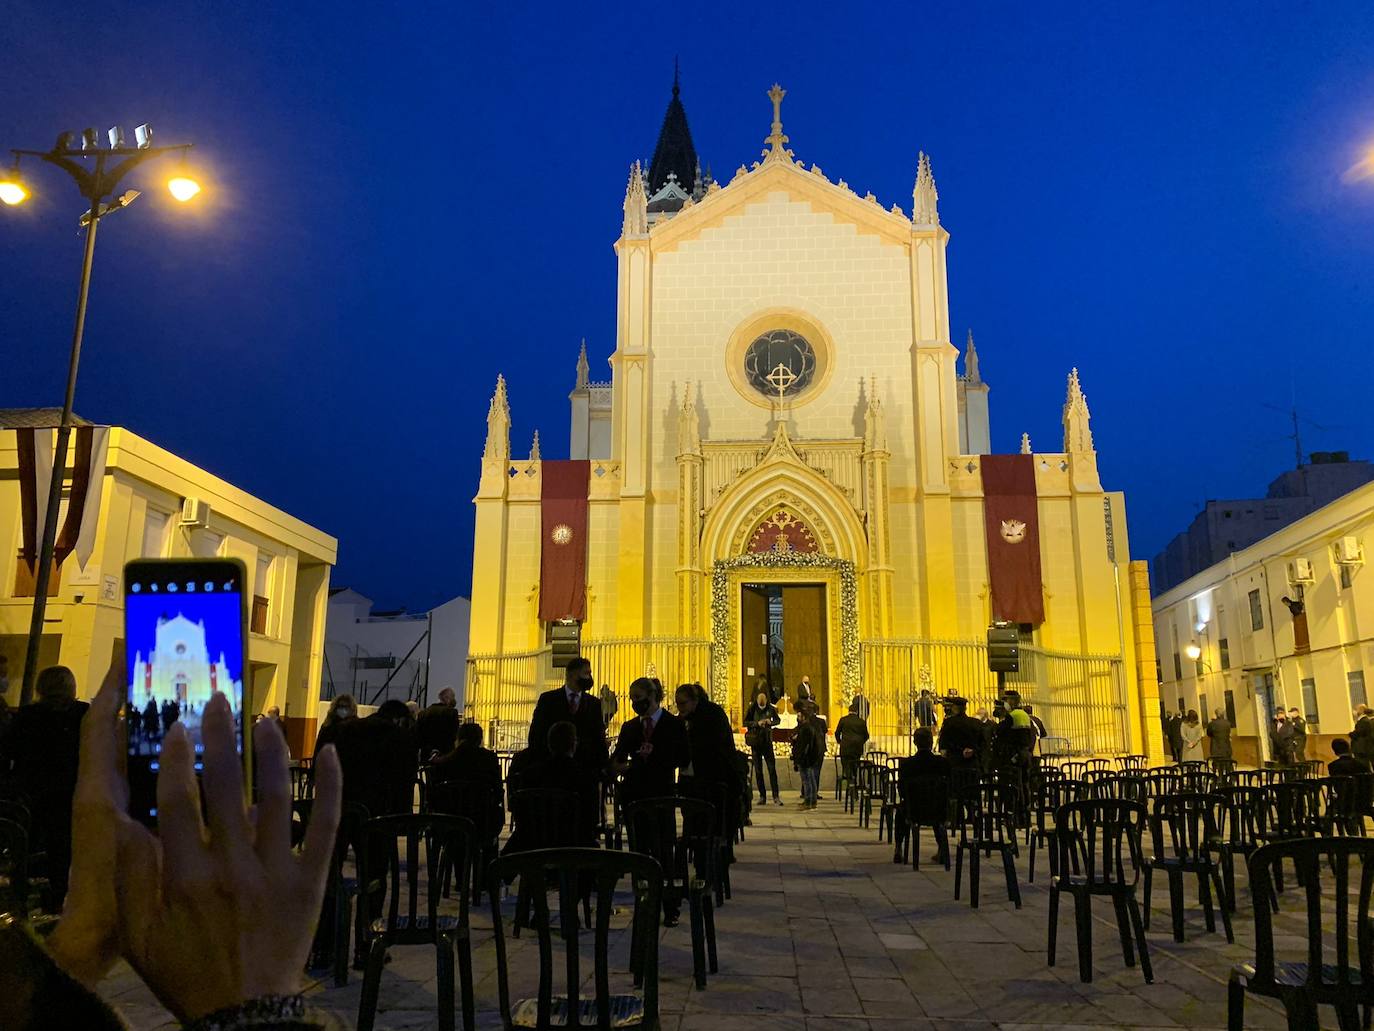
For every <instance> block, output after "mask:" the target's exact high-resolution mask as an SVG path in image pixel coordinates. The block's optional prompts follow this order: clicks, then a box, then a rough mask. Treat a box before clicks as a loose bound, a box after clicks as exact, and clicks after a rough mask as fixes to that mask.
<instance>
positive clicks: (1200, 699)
mask: <svg viewBox="0 0 1374 1031" xmlns="http://www.w3.org/2000/svg"><path fill="white" fill-rule="evenodd" d="M1207 713H1208V710H1207V696H1206V695H1205V694H1200V695H1198V696H1197V715H1198V719H1200V720H1201V721H1202V722H1203V723H1206V722H1207V720H1208V718H1209V717H1208V714H1207Z"/></svg>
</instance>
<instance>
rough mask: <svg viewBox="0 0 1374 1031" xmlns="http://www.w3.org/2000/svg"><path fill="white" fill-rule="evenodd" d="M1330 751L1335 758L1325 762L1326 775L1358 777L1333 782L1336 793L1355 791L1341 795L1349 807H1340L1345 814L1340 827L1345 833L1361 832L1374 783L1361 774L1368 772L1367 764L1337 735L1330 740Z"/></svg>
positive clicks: (1348, 743) (1373, 799) (1347, 742)
mask: <svg viewBox="0 0 1374 1031" xmlns="http://www.w3.org/2000/svg"><path fill="white" fill-rule="evenodd" d="M1331 751H1332V752H1334V753H1335V755H1336V758H1334V759H1332V760H1331V761H1330V762H1329V763H1327V764H1326V772H1327V775H1328V776H1330V777H1359V780H1354V781H1348V782H1343V781H1340V780H1337V781H1336V782H1335V784H1336V791H1337V793H1338V794H1339V793H1342V792H1345V791H1353V792H1354V793H1355V795H1354V797H1353V798H1350V799H1348V800H1347V799H1346V798H1344V797H1341V801H1342V802H1346V801H1348V802H1349V807H1342V808H1343V809H1344V812H1345V813H1346V814H1347V818H1346V819H1345V820H1343V821H1342V822H1343V823H1347V825H1346V826H1344V827H1342V828H1341V829H1342V831H1343V833H1345V834H1360V833H1362V832H1363V827H1362V824H1363V822H1364V814H1365V813H1366V812H1367V811H1368V810H1369V808H1370V804H1371V802H1374V798H1371V797H1370V796H1371V790H1374V785H1372V784H1371V783H1370V779H1369V778H1368V777H1364V776H1361V774H1367V773H1369V772H1370V768H1369V764H1368V763H1367V762H1365V761H1364V760H1363V759H1357V758H1355V756H1353V755H1351V754H1350V742H1349V741H1347V740H1346V739H1345V738H1341V737H1338V738H1336V740H1335V741H1332V742H1331Z"/></svg>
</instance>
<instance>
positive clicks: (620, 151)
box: [0, 0, 1374, 609]
mask: <svg viewBox="0 0 1374 1031" xmlns="http://www.w3.org/2000/svg"><path fill="white" fill-rule="evenodd" d="M92 34H93V35H94V36H95V37H96V38H97V39H98V42H96V43H95V44H92V43H91V42H90V39H91V36H92ZM0 53H3V54H5V61H4V63H3V65H2V66H0V95H3V97H4V111H5V118H4V120H3V122H0V146H4V147H11V146H19V147H31V148H46V147H48V146H50V145H51V144H52V142H53V140H54V139H55V138H56V136H57V134H58V132H59V131H61V130H63V129H75V130H80V129H81V128H83V127H85V126H88V125H93V126H95V127H96V128H98V129H101V130H104V129H105V128H106V127H108V126H109V125H111V124H114V123H116V122H118V123H121V124H123V125H125V126H126V127H128V128H130V129H132V126H133V125H135V124H136V123H138V122H140V121H150V122H152V123H153V125H154V127H155V129H156V131H157V139H158V142H162V143H170V142H178V141H185V140H190V141H194V142H195V143H196V145H197V146H196V150H195V163H196V167H197V169H198V170H199V171H201V172H202V174H204V175H205V177H206V179H207V185H208V186H209V190H208V192H207V194H206V196H205V197H204V198H203V200H204V203H201V204H199V205H198V207H197V208H196V209H195V211H194V213H191V212H187V211H181V210H178V211H173V210H172V205H171V202H170V201H169V200H167V199H166V195H165V192H164V191H162V190H161V188H160V187H159V186H157V184H156V183H154V182H153V180H152V178H151V177H145V178H143V179H141V180H139V181H135V182H134V183H133V185H134V186H137V187H141V188H144V189H146V190H147V194H146V195H145V197H143V198H142V199H140V200H139V202H138V203H137V204H135V205H134V206H133V207H131V208H130V209H129V210H128V211H125V212H120V213H119V214H117V215H116V216H114V217H113V218H111V219H109V220H108V221H107V222H105V223H103V224H102V228H101V231H100V241H99V244H98V246H97V255H96V268H95V278H94V285H93V287H92V294H91V308H90V317H89V321H88V325H87V334H86V352H85V356H84V358H83V365H82V372H81V382H80V386H79V389H78V393H77V410H78V411H79V412H80V413H81V414H83V415H85V416H86V417H87V418H91V419H95V420H99V421H104V422H111V423H116V424H122V425H126V426H129V427H131V428H133V429H134V430H136V431H137V432H139V433H141V434H143V435H144V436H147V437H149V438H151V439H152V440H154V441H156V442H157V443H159V444H161V445H163V446H165V447H167V448H169V449H171V450H172V451H175V452H177V453H178V454H181V455H183V456H185V457H186V458H188V459H190V460H192V461H194V462H196V463H198V464H200V465H202V466H204V467H206V468H207V469H210V470H212V471H213V472H215V473H217V474H219V475H220V476H223V477H224V478H226V479H228V480H229V481H231V482H233V483H236V484H238V485H240V486H242V487H244V488H246V489H247V490H250V491H252V492H253V493H254V494H257V495H258V496H260V497H262V498H265V499H267V500H268V501H271V502H272V503H274V504H276V505H279V506H280V507H282V508H284V509H286V510H287V511H289V512H291V513H293V514H295V515H298V516H300V517H302V518H304V519H306V520H308V521H309V522H311V523H313V524H315V525H317V526H319V527H321V528H323V529H325V530H328V531H329V532H331V533H333V534H335V535H337V536H338V537H339V538H340V550H339V567H338V570H337V571H336V574H335V577H334V582H335V583H336V584H348V585H351V586H354V587H356V588H357V589H359V590H361V591H362V592H364V593H365V594H368V595H370V596H372V597H373V598H375V599H376V600H377V601H378V602H379V604H382V605H386V606H390V605H407V606H409V607H411V608H414V609H419V608H422V607H425V606H427V605H430V604H432V603H435V602H438V601H440V600H443V599H446V598H448V597H451V596H453V595H456V594H460V593H467V591H468V589H469V585H470V576H471V572H470V571H471V551H472V548H471V532H472V506H471V504H470V502H471V498H472V495H473V493H474V492H475V490H476V485H477V475H478V459H479V456H480V452H481V447H482V438H483V431H484V427H485V423H484V419H485V415H486V408H487V401H488V399H489V397H490V395H491V390H492V386H493V383H494V381H495V379H496V374H497V373H498V372H501V371H504V372H505V373H506V375H507V377H508V378H509V379H510V381H511V402H512V406H513V417H514V433H513V449H514V451H515V453H516V454H523V453H524V452H525V451H526V450H527V449H528V447H529V440H530V435H531V433H532V431H533V430H535V429H536V428H537V429H538V430H539V431H540V435H541V437H542V440H543V450H544V454H545V455H546V456H549V457H556V456H560V455H565V454H566V443H567V433H568V429H567V427H568V406H567V400H566V398H567V392H568V390H569V389H570V387H571V385H572V378H573V372H574V361H575V358H576V354H577V344H578V340H579V338H581V337H583V336H585V337H586V338H587V340H588V346H589V348H590V351H591V354H592V368H593V375H595V376H598V377H601V378H604V377H605V375H606V366H605V358H606V356H607V355H609V354H610V352H611V350H612V348H613V345H614V316H615V307H614V303H615V261H614V256H613V254H612V251H611V244H612V242H613V241H614V239H615V237H616V236H617V234H618V231H619V225H620V204H621V200H622V197H623V191H624V185H625V177H626V169H627V166H628V165H629V163H630V162H631V161H632V160H633V159H635V158H647V157H648V156H649V155H650V154H651V152H652V149H653V145H654V140H655V138H656V136H657V133H658V128H659V124H660V121H661V119H662V116H663V110H664V107H665V106H666V104H667V101H668V98H669V89H670V85H671V79H672V67H673V58H674V55H680V57H681V61H682V89H683V93H682V96H683V101H684V103H685V105H686V109H687V113H688V118H689V120H690V123H691V127H692V132H693V135H694V138H695V141H696V145H697V149H698V151H699V152H700V153H701V155H702V157H703V160H704V161H708V162H709V163H710V164H711V166H712V168H713V170H714V171H715V172H716V173H717V175H719V176H723V177H725V178H728V177H729V175H730V173H731V171H732V170H733V169H734V168H735V167H736V166H737V165H739V164H740V163H742V162H749V161H751V160H753V159H754V158H756V157H757V156H758V151H759V149H760V147H761V145H762V141H763V138H764V136H765V135H766V134H767V132H768V122H769V119H770V107H769V103H768V101H767V99H766V97H765V96H764V92H765V90H766V89H767V88H768V86H769V85H770V84H771V83H772V82H773V81H774V80H775V79H776V80H779V81H780V82H781V83H782V84H783V85H784V86H785V87H786V88H787V90H788V96H787V100H786V102H785V105H784V108H783V111H784V121H785V123H786V131H787V132H788V134H789V135H790V136H791V138H792V147H793V148H794V149H795V151H796V153H797V156H798V158H799V159H802V160H804V161H806V162H807V163H811V162H815V163H817V164H819V165H821V167H823V168H824V169H825V170H826V172H827V173H828V174H829V175H830V176H831V177H832V178H836V179H838V178H840V177H843V178H844V179H846V180H848V182H849V183H850V184H852V185H853V187H854V188H855V189H856V190H858V192H860V193H863V192H865V191H867V190H872V191H873V192H874V193H875V194H876V195H877V196H878V198H879V200H880V201H881V202H882V203H883V205H884V206H888V205H890V204H892V203H893V202H894V201H895V202H897V203H899V204H901V205H902V206H903V207H904V208H909V206H910V203H911V185H912V179H913V176H914V173H915V168H916V153H917V151H918V150H920V149H923V150H926V151H927V152H929V153H930V154H932V155H933V159H934V167H935V174H936V179H937V181H938V184H939V188H940V210H941V216H942V220H943V222H944V224H945V226H946V227H947V228H948V229H949V230H950V232H951V233H952V234H953V238H952V240H951V244H950V250H949V263H950V304H951V311H952V316H953V324H954V326H955V339H956V342H958V343H960V344H962V337H963V332H964V328H965V327H969V326H971V327H972V328H973V329H974V332H975V334H976V337H977V340H978V342H979V345H980V347H979V349H980V353H981V355H982V359H983V363H982V368H983V373H984V376H985V378H986V379H987V380H988V381H989V382H990V383H991V385H992V403H993V416H992V425H993V436H994V449H995V450H1002V451H1010V450H1014V449H1015V448H1016V446H1017V442H1018V440H1019V437H1020V434H1021V432H1022V431H1023V430H1025V431H1029V432H1030V434H1031V438H1032V441H1033V442H1034V444H1035V446H1036V447H1038V448H1040V449H1041V450H1057V449H1058V448H1059V447H1060V441H1061V429H1060V426H1059V414H1060V406H1061V404H1062V401H1063V395H1064V381H1065V376H1066V374H1067V372H1068V370H1069V367H1070V366H1072V365H1077V366H1079V368H1080V369H1081V370H1082V377H1083V383H1084V387H1085V389H1086V391H1087V394H1088V400H1089V403H1090V406H1091V409H1092V413H1093V423H1092V426H1093V432H1094V435H1095V438H1096V442H1097V447H1098V450H1099V452H1100V457H1101V466H1102V473H1103V480H1104V482H1105V483H1106V484H1107V485H1108V486H1109V487H1112V488H1120V489H1124V490H1125V491H1126V492H1127V500H1128V513H1129V517H1130V523H1131V525H1130V532H1131V544H1132V549H1133V552H1134V554H1135V556H1136V557H1149V556H1150V555H1151V554H1153V553H1154V551H1156V550H1157V549H1158V548H1159V547H1160V546H1161V545H1162V544H1163V543H1164V542H1165V541H1166V540H1167V539H1168V538H1169V537H1170V536H1171V535H1172V534H1173V533H1174V532H1176V531H1177V530H1179V529H1181V528H1182V527H1183V526H1184V525H1186V523H1187V522H1188V521H1189V520H1190V519H1191V517H1192V515H1193V514H1194V512H1195V511H1196V507H1197V505H1198V503H1199V502H1201V501H1202V500H1204V499H1206V498H1208V497H1227V496H1231V497H1235V496H1249V495H1253V494H1255V493H1256V492H1261V491H1262V490H1263V488H1264V486H1265V484H1267V483H1268V481H1269V480H1270V479H1271V478H1272V477H1273V476H1274V475H1276V474H1277V473H1279V472H1281V471H1282V470H1283V469H1285V468H1287V467H1289V466H1290V465H1291V464H1292V461H1293V445H1292V442H1291V441H1290V440H1287V439H1285V435H1286V434H1287V433H1288V432H1289V426H1288V422H1287V417H1286V415H1285V414H1284V413H1283V412H1280V411H1275V410H1272V409H1271V408H1269V407H1266V406H1267V405H1275V406H1278V407H1279V408H1287V406H1288V405H1289V404H1290V403H1291V402H1292V401H1293V400H1294V399H1296V403H1297V405H1298V407H1299V409H1300V411H1301V412H1302V414H1303V415H1304V416H1305V417H1306V418H1307V419H1309V420H1311V422H1310V423H1305V424H1304V427H1303V445H1304V448H1305V449H1306V450H1308V451H1311V450H1322V449H1336V448H1348V449H1349V450H1351V451H1352V452H1353V453H1354V454H1356V455H1358V456H1362V457H1374V446H1371V436H1372V433H1374V406H1371V405H1370V404H1369V403H1368V401H1367V400H1366V397H1367V393H1368V385H1369V382H1370V375H1371V372H1374V359H1372V358H1371V353H1374V349H1371V343H1374V341H1372V340H1371V336H1374V274H1372V273H1374V180H1367V181H1364V182H1346V181H1343V179H1342V173H1344V172H1345V171H1346V170H1347V169H1348V168H1350V167H1351V166H1352V165H1354V164H1356V163H1357V162H1358V161H1359V159H1360V155H1361V152H1362V149H1363V148H1366V147H1368V146H1370V145H1371V144H1374V60H1371V57H1372V56H1374V7H1371V6H1370V5H1369V4H1368V3H1363V2H1360V3H1356V2H1344V3H1343V2H1330V3H1315V4H1312V3H1309V4H1296V3H1292V4H1274V3H1254V2H1248V3H1216V4H1198V3H1186V4H1184V3H1159V4H1150V5H1143V4H1141V5H1135V4H1101V3H1091V4H1075V5H1052V4H1035V5H1026V4H1016V5H1010V4H1008V5H997V4H962V5H957V7H956V5H946V6H945V7H944V8H943V9H942V8H940V7H938V6H936V5H930V4H921V5H912V4H907V3H891V4H876V5H865V4H852V5H839V4H834V3H818V4H805V3H797V4H787V5H778V4H766V5H754V6H753V7H751V8H747V9H741V8H738V7H731V6H729V5H727V6H725V7H721V6H719V5H716V6H715V7H709V6H702V5H694V4H679V5H675V6H674V5H669V6H663V5H659V6H654V5H649V6H644V5H639V6H633V5H631V6H629V7H627V6H626V5H623V4H615V5H611V4H607V5H573V4H557V5H547V6H545V5H529V4H519V3H516V4H481V5H478V4H466V5H451V4H423V3H410V4H396V5H386V6H383V7H378V6H376V5H362V4H357V3H348V2H343V3H330V4H319V3H299V4H249V5H242V4H221V3H203V2H177V3H165V2H145V3H139V4H123V5H118V7H116V8H111V7H110V6H109V5H106V4H90V3H84V2H73V3H66V4H54V3H51V2H49V0H17V2H16V0H11V2H10V3H9V4H7V5H6V13H5V17H4V18H3V19H0ZM29 171H30V172H31V173H32V181H33V184H34V185H35V186H36V188H37V191H38V192H37V195H36V197H35V198H34V201H33V202H32V203H31V204H29V205H27V206H25V207H24V208H21V209H6V210H3V211H0V355H3V358H4V366H5V371H4V374H3V375H0V405H55V404H60V402H61V394H62V385H63V377H64V372H65V364H66V348H67V344H68V339H69V333H70V325H71V311H72V305H73V300H74V297H75V292H76V279H77V271H78V268H79V263H80V248H81V239H80V236H79V235H78V232H77V229H76V217H77V214H78V213H79V211H80V203H79V200H78V198H77V196H76V194H75V192H74V190H73V188H72V187H71V185H70V184H69V183H68V182H67V181H66V180H65V178H64V177H63V176H62V175H61V174H60V173H59V172H57V171H56V170H40V169H39V168H38V167H36V166H30V167H29ZM163 171H164V172H165V171H170V168H168V167H167V166H164V168H163ZM1313 424H1317V425H1313ZM1318 426H1320V427H1325V428H1318Z"/></svg>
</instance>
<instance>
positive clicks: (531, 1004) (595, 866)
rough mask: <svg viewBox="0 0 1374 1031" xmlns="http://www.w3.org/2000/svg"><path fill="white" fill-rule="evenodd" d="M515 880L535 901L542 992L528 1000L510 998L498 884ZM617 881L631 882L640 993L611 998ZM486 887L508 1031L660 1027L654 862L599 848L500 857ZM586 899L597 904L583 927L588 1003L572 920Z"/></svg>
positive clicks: (633, 962)
mask: <svg viewBox="0 0 1374 1031" xmlns="http://www.w3.org/2000/svg"><path fill="white" fill-rule="evenodd" d="M512 879H516V880H518V881H519V882H520V888H521V891H522V892H524V893H526V894H528V895H529V896H530V897H531V898H533V899H534V902H535V910H536V914H535V915H536V919H535V926H536V927H537V928H538V931H539V949H538V962H539V979H538V985H539V988H538V995H537V996H536V997H534V998H532V999H512V997H511V996H512V993H511V984H510V961H509V957H508V956H507V949H506V935H505V923H504V921H503V919H502V915H501V902H500V898H501V894H500V885H501V884H502V883H503V882H506V881H510V880H512ZM622 881H627V882H628V887H629V889H630V893H631V895H632V897H633V909H632V913H631V917H630V920H631V925H632V928H633V931H632V935H631V938H632V944H631V953H630V973H631V975H632V976H633V987H634V988H638V989H639V991H638V992H635V991H633V990H631V991H629V992H624V993H620V994H612V992H611V970H610V924H611V917H612V916H613V915H614V912H615V910H614V895H615V891H616V888H617V887H618V886H619V885H620V884H621V882H622ZM488 884H489V885H490V894H491V920H492V930H493V932H494V934H495V945H496V980H497V993H498V997H499V999H500V1010H501V1021H502V1024H503V1025H504V1026H505V1027H506V1029H507V1031H513V1029H514V1028H517V1027H520V1028H536V1029H539V1031H545V1029H549V1028H555V1027H558V1028H564V1027H572V1028H582V1027H595V1028H611V1027H616V1028H625V1027H638V1028H645V1029H655V1031H656V1029H657V1028H658V1026H659V1021H658V937H659V936H658V929H659V923H658V916H659V910H660V908H661V906H662V893H663V875H662V871H661V870H660V868H659V865H658V863H657V862H655V861H654V860H653V859H652V858H651V857H649V856H645V855H640V854H638V853H635V852H619V851H613V850H608V849H597V848H574V849H541V850H536V851H533V852H521V853H517V854H516V855H509V856H502V857H501V858H500V859H498V860H496V862H494V863H493V864H492V867H491V870H490V872H489V874H488ZM552 888H557V890H558V914H559V920H558V934H559V937H560V938H561V939H562V941H563V953H564V954H563V956H562V957H556V956H555V954H554V947H553V935H554V931H553V920H552V914H551V913H550V910H549V899H548V893H549V890H550V889H552ZM584 895H589V896H590V897H591V898H593V899H594V900H595V917H594V919H593V920H591V921H588V923H589V925H590V927H589V930H590V931H591V935H592V964H593V977H592V982H591V985H592V992H593V995H592V997H591V998H585V999H584V998H583V997H582V994H581V990H582V966H581V955H580V951H579V946H580V944H581V938H580V934H579V925H578V919H577V904H578V901H579V899H580V898H582V897H583V896H584ZM560 958H561V960H562V962H561V964H560V962H559V960H560ZM560 966H561V967H562V971H563V974H564V979H565V980H564V990H563V992H562V993H560V994H555V993H554V979H555V978H556V977H557V976H558V971H559V967H560Z"/></svg>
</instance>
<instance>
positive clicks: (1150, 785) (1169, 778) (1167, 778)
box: [1140, 766, 1183, 799]
mask: <svg viewBox="0 0 1374 1031" xmlns="http://www.w3.org/2000/svg"><path fill="white" fill-rule="evenodd" d="M1140 779H1141V780H1142V781H1144V783H1145V794H1146V796H1147V797H1149V798H1152V799H1153V798H1162V797H1164V796H1165V795H1176V794H1178V793H1179V792H1180V791H1182V790H1183V774H1182V772H1181V771H1180V770H1179V769H1178V767H1176V766H1164V767H1159V766H1156V767H1154V768H1152V769H1149V770H1146V771H1145V772H1144V773H1143V774H1141V777H1140Z"/></svg>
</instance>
